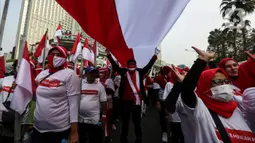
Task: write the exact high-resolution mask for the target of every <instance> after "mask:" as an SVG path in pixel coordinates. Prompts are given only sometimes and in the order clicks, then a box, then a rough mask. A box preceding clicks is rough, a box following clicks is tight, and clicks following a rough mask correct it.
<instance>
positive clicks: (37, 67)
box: [35, 66, 43, 76]
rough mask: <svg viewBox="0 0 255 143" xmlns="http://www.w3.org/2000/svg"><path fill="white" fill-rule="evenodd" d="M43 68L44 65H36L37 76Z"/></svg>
mask: <svg viewBox="0 0 255 143" xmlns="http://www.w3.org/2000/svg"><path fill="white" fill-rule="evenodd" d="M42 70H43V68H42V66H36V67H35V76H37V75H38V74H39V73H40V72H41V71H42Z"/></svg>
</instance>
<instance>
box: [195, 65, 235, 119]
mask: <svg viewBox="0 0 255 143" xmlns="http://www.w3.org/2000/svg"><path fill="white" fill-rule="evenodd" d="M216 72H221V73H223V74H224V75H225V76H226V77H228V76H227V74H226V73H225V71H224V70H223V69H221V68H215V69H210V70H206V71H204V72H203V73H202V74H201V76H200V79H199V81H198V84H197V89H196V91H195V92H196V94H197V96H198V97H200V98H201V99H202V101H203V102H204V104H205V105H206V107H207V108H209V109H211V110H212V111H214V112H216V113H217V114H218V115H220V116H223V117H225V118H229V117H231V116H232V114H233V112H234V110H235V109H236V107H237V103H236V102H235V101H229V102H223V101H219V100H215V99H212V98H210V96H212V93H211V90H210V89H211V81H212V79H213V77H214V75H215V73H216Z"/></svg>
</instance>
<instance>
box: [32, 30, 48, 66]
mask: <svg viewBox="0 0 255 143" xmlns="http://www.w3.org/2000/svg"><path fill="white" fill-rule="evenodd" d="M47 33H48V31H46V32H45V34H44V35H43V37H42V39H41V41H40V43H39V45H38V47H37V48H36V51H35V53H34V56H35V57H36V58H37V61H38V62H39V63H42V62H43V60H44V59H45V58H46V56H47V55H48V52H49V48H50V44H49V40H48V36H47ZM44 52H45V53H44ZM43 56H44V57H43Z"/></svg>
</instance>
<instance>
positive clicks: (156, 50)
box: [154, 48, 160, 56]
mask: <svg viewBox="0 0 255 143" xmlns="http://www.w3.org/2000/svg"><path fill="white" fill-rule="evenodd" d="M159 53H160V49H158V48H155V53H154V54H155V55H156V56H157V55H158V54H159Z"/></svg>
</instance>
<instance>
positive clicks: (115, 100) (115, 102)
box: [112, 97, 119, 124]
mask: <svg viewBox="0 0 255 143" xmlns="http://www.w3.org/2000/svg"><path fill="white" fill-rule="evenodd" d="M112 100H113V108H112V123H113V124H114V123H115V121H116V120H117V119H118V116H119V98H118V97H113V98H112Z"/></svg>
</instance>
